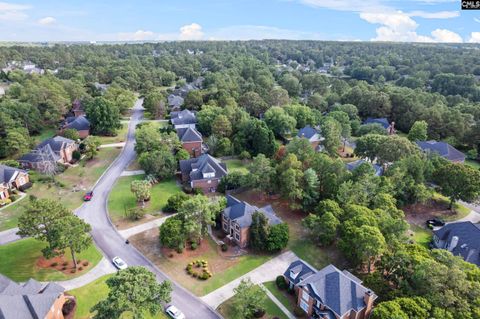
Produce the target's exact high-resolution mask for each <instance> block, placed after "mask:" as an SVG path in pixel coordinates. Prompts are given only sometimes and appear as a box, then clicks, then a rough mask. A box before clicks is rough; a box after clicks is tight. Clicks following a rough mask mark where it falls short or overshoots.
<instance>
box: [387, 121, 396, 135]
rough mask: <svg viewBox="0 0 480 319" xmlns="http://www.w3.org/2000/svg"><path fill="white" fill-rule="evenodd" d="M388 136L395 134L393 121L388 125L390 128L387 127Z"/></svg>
mask: <svg viewBox="0 0 480 319" xmlns="http://www.w3.org/2000/svg"><path fill="white" fill-rule="evenodd" d="M388 134H389V135H393V134H395V122H393V121H392V123H390V126H389V127H388Z"/></svg>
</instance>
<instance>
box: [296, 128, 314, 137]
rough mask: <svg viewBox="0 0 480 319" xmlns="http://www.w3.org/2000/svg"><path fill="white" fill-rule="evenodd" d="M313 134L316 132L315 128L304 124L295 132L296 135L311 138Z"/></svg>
mask: <svg viewBox="0 0 480 319" xmlns="http://www.w3.org/2000/svg"><path fill="white" fill-rule="evenodd" d="M315 134H318V132H317V130H316V129H315V128H313V127H311V126H310V125H307V126H305V127H304V128H302V129H300V130H299V131H298V133H297V136H298V137H305V138H307V139H310V138H312V137H313V136H314V135H315Z"/></svg>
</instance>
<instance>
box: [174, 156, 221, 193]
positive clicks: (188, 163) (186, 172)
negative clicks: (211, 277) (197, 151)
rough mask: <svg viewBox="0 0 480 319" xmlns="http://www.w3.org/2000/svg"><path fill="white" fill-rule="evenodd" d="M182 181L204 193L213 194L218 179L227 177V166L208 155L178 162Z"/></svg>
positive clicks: (218, 181)
mask: <svg viewBox="0 0 480 319" xmlns="http://www.w3.org/2000/svg"><path fill="white" fill-rule="evenodd" d="M180 171H181V172H182V181H183V182H188V183H190V187H191V188H198V189H201V190H202V191H203V192H204V193H209V192H215V191H216V190H217V186H218V184H219V183H220V179H221V178H222V177H223V176H225V175H227V174H228V173H227V166H226V165H225V163H221V162H220V161H219V160H217V159H216V158H214V157H212V156H210V155H209V154H203V155H201V156H199V157H197V158H191V159H188V160H181V161H180Z"/></svg>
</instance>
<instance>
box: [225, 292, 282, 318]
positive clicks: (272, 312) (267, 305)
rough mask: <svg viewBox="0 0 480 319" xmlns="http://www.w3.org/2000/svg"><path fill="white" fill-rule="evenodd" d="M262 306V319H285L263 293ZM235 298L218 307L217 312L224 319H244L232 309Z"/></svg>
mask: <svg viewBox="0 0 480 319" xmlns="http://www.w3.org/2000/svg"><path fill="white" fill-rule="evenodd" d="M262 300H263V306H264V309H265V315H264V316H263V317H262V318H264V319H271V318H274V317H278V318H281V319H287V316H286V315H285V314H284V313H283V311H282V310H280V308H278V306H277V305H276V304H275V303H274V302H273V301H272V300H271V299H270V298H268V296H267V294H266V293H265V292H263V298H262ZM234 303H235V296H233V297H232V298H230V299H228V300H227V301H225V302H223V303H222V304H221V305H220V306H218V308H217V310H218V312H220V314H221V315H222V316H223V317H224V318H225V319H244V316H243V315H242V314H240V313H238V312H237V311H236V309H235V307H234Z"/></svg>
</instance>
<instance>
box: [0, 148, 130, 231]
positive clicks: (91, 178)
mask: <svg viewBox="0 0 480 319" xmlns="http://www.w3.org/2000/svg"><path fill="white" fill-rule="evenodd" d="M119 153H120V150H119V149H116V148H104V149H100V151H99V153H98V155H97V156H96V157H95V158H94V159H92V160H90V161H86V160H82V161H80V162H79V164H78V165H77V166H76V167H70V168H68V169H66V170H65V172H63V173H61V174H58V175H57V176H56V177H55V179H56V180H57V181H58V182H59V184H54V183H51V182H40V181H35V178H34V175H35V174H36V173H32V178H31V180H32V183H33V186H32V187H31V188H30V189H28V190H27V191H26V192H27V194H29V195H34V196H36V197H37V198H50V199H54V200H58V201H61V202H62V204H64V205H65V206H66V207H67V208H68V209H71V210H74V209H76V208H78V207H79V206H80V205H82V203H83V195H84V193H85V191H86V190H89V189H91V188H92V186H93V184H95V182H96V181H97V179H98V178H100V176H101V175H102V174H103V172H104V171H105V170H106V169H107V167H108V166H109V165H110V164H111V163H112V162H113V160H114V159H115V158H116V157H117V156H118V154H119ZM28 203H29V200H28V198H25V199H23V200H21V201H19V202H18V203H16V204H14V205H11V206H9V207H7V208H5V209H3V210H1V211H0V231H2V230H6V229H10V228H14V227H16V225H17V223H18V217H19V216H20V215H21V213H22V212H23V210H24V209H25V207H26V206H27V205H28Z"/></svg>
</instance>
